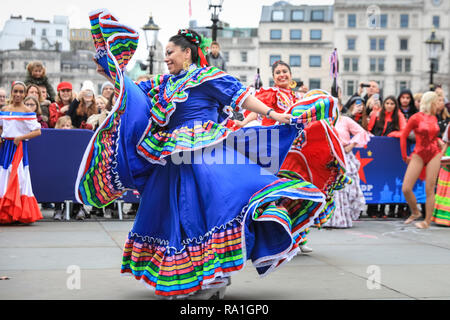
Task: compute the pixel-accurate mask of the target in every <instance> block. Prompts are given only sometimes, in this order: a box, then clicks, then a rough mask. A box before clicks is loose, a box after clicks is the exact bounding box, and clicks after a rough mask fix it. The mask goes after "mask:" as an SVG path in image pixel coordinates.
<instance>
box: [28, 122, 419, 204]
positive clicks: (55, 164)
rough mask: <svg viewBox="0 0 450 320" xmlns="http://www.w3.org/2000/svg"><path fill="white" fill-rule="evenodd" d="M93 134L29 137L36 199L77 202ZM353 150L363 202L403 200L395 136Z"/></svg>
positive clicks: (45, 132)
mask: <svg viewBox="0 0 450 320" xmlns="http://www.w3.org/2000/svg"><path fill="white" fill-rule="evenodd" d="M92 135H93V132H92V131H90V130H81V129H72V130H62V129H42V135H41V136H40V137H37V138H34V139H32V140H30V143H29V148H28V154H29V162H30V175H31V183H32V186H33V192H34V195H35V196H36V199H37V201H38V202H63V201H65V200H72V201H76V199H75V190H74V188H75V181H76V178H77V174H78V166H79V165H80V163H81V158H82V156H83V154H84V150H85V149H86V146H87V145H88V143H89V141H90V139H91V137H92ZM410 150H411V146H410ZM409 152H410V151H409ZM353 153H354V154H355V156H356V158H358V159H359V160H360V162H361V167H360V170H359V176H360V179H361V189H362V190H363V193H364V196H365V198H366V203H368V204H377V203H406V201H405V198H404V196H403V193H402V182H403V176H404V174H405V171H406V164H405V163H404V162H403V160H402V157H401V152H400V141H399V139H398V138H389V137H372V139H371V140H370V142H369V143H368V145H367V146H366V147H365V148H359V149H357V148H355V149H353ZM414 193H415V195H416V197H417V201H418V202H419V203H425V182H424V181H420V180H419V181H418V182H417V183H416V186H415V188H414ZM120 200H123V201H125V202H128V203H136V202H139V193H138V192H137V191H128V192H126V193H125V194H124V196H123V197H122V198H121V199H120Z"/></svg>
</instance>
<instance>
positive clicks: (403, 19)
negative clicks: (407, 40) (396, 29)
mask: <svg viewBox="0 0 450 320" xmlns="http://www.w3.org/2000/svg"><path fill="white" fill-rule="evenodd" d="M408 25H409V15H408V14H401V15H400V28H408Z"/></svg>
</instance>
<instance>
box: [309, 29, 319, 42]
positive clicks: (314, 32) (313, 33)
mask: <svg viewBox="0 0 450 320" xmlns="http://www.w3.org/2000/svg"><path fill="white" fill-rule="evenodd" d="M309 37H310V39H311V40H322V30H311V31H310V35H309Z"/></svg>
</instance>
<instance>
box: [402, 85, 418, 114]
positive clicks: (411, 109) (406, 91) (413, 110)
mask: <svg viewBox="0 0 450 320" xmlns="http://www.w3.org/2000/svg"><path fill="white" fill-rule="evenodd" d="M405 94H407V95H408V96H409V98H410V101H409V106H408V107H409V112H410V114H411V115H412V114H414V113H416V112H418V111H419V110H417V108H416V105H415V103H414V96H413V94H412V92H411V90H409V89H403V90H402V91H401V92H400V94H399V95H398V97H397V102H398V107H399V108H400V106H401V104H400V98H401V97H402V96H403V95H405Z"/></svg>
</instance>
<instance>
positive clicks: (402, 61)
mask: <svg viewBox="0 0 450 320" xmlns="http://www.w3.org/2000/svg"><path fill="white" fill-rule="evenodd" d="M395 71H396V72H399V73H405V72H406V73H408V72H411V58H396V59H395Z"/></svg>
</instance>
